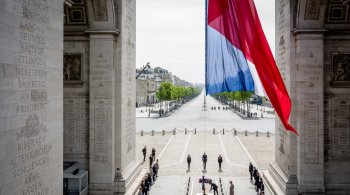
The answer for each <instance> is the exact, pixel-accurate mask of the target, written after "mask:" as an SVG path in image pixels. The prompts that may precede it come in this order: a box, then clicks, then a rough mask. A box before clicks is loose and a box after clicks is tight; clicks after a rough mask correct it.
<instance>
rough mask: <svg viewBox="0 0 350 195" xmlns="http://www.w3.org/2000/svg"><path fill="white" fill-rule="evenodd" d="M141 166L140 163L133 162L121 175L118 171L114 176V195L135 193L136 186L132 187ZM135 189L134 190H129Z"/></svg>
mask: <svg viewBox="0 0 350 195" xmlns="http://www.w3.org/2000/svg"><path fill="white" fill-rule="evenodd" d="M141 170H142V166H141V161H136V160H133V161H131V162H130V164H129V165H128V167H127V168H126V169H125V170H124V171H123V172H122V173H121V172H120V170H119V169H117V172H116V174H115V179H114V195H119V194H125V193H126V192H127V191H128V192H136V191H137V190H138V185H132V184H133V183H134V182H135V181H136V178H137V177H138V176H139V174H140V173H141ZM131 187H136V188H135V189H130V188H131Z"/></svg>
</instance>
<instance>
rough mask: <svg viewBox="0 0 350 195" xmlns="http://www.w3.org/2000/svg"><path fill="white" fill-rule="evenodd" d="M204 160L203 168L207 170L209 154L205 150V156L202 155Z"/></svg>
mask: <svg viewBox="0 0 350 195" xmlns="http://www.w3.org/2000/svg"><path fill="white" fill-rule="evenodd" d="M202 161H203V169H204V170H206V168H207V161H208V156H207V154H205V152H204V154H203V156H202Z"/></svg>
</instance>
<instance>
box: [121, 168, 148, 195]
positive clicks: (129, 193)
mask: <svg viewBox="0 0 350 195" xmlns="http://www.w3.org/2000/svg"><path fill="white" fill-rule="evenodd" d="M146 173H147V169H142V170H141V172H140V174H139V175H138V176H137V177H136V178H135V180H134V183H133V184H132V185H131V186H130V187H129V189H128V191H127V192H126V193H125V194H126V195H134V194H137V193H136V192H137V191H138V188H139V185H140V183H141V181H142V179H143V178H144V176H145V175H146Z"/></svg>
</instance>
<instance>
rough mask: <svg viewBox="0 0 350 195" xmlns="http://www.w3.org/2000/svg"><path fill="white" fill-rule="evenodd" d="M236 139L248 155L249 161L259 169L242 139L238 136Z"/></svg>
mask: <svg viewBox="0 0 350 195" xmlns="http://www.w3.org/2000/svg"><path fill="white" fill-rule="evenodd" d="M234 137H235V138H236V140H237V141H238V143H239V145H241V147H242V149H243V150H244V153H245V154H246V155H247V157H248V159H249V160H250V162H251V163H252V164H253V165H254V166H255V167H258V164H257V163H256V162H255V160H254V159H253V157H252V156H251V155H250V153H249V152H248V150H247V148H246V147H245V146H244V145H243V143H242V141H241V139H239V137H238V136H234Z"/></svg>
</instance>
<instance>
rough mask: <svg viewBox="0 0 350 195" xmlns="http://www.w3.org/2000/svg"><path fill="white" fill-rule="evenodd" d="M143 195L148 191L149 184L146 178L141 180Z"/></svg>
mask: <svg viewBox="0 0 350 195" xmlns="http://www.w3.org/2000/svg"><path fill="white" fill-rule="evenodd" d="M143 184H144V185H143V191H142V192H143V194H145V195H147V194H148V191H149V182H148V179H147V177H145V178H144V180H143Z"/></svg>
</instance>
